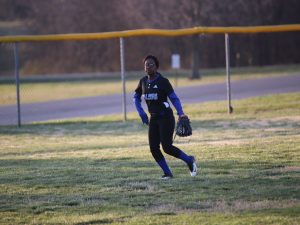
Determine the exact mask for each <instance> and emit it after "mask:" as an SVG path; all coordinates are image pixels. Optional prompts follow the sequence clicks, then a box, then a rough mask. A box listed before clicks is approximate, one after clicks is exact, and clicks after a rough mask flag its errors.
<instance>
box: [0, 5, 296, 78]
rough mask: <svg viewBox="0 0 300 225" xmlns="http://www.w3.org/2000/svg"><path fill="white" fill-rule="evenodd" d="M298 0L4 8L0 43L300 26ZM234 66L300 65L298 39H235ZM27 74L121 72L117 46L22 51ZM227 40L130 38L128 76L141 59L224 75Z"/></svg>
mask: <svg viewBox="0 0 300 225" xmlns="http://www.w3.org/2000/svg"><path fill="white" fill-rule="evenodd" d="M299 12H300V1H299V0H289V1H285V0H264V1H261V0H251V1H249V0H235V1H231V0H223V1H219V0H189V1H187V0H152V1H143V0H110V1H105V0H86V1H81V0H52V1H38V0H1V1H0V20H1V21H2V22H1V23H0V35H8V34H16V35H18V34H37V35H40V34H65V33H92V32H108V31H121V30H130V29H140V28H157V29H179V28H190V27H195V26H256V25H279V24H296V23H300V13H299ZM230 44H231V53H230V59H231V64H232V66H234V67H239V66H263V65H273V64H292V63H299V62H300V52H299V49H298V47H296V46H300V33H299V32H288V33H270V34H267V33H264V34H234V35H231V36H230ZM20 47H21V63H22V72H23V73H25V74H49V73H74V72H105V71H118V70H119V69H120V56H119V40H118V39H109V40H98V41H64V42H47V43H45V42H43V43H23V44H21V46H20ZM224 51H225V49H224V35H220V34H219V35H216V34H214V35H211V34H200V35H192V36H181V37H156V36H155V37H153V36H152V37H151V36H150V37H132V38H126V39H125V56H126V58H125V63H126V70H131V71H132V70H141V69H142V63H141V61H142V59H143V57H144V56H145V55H147V54H155V55H157V56H158V57H159V59H160V61H161V68H162V69H169V68H170V58H171V54H173V53H177V54H180V55H181V65H182V67H183V68H185V69H191V71H192V72H191V75H190V76H192V77H193V78H197V77H199V76H200V75H201V74H200V73H199V69H200V70H201V68H212V67H224V65H225V57H224V54H225V53H224ZM9 57H12V56H11V53H10V47H7V46H6V45H4V44H3V45H1V47H0V66H1V68H2V69H1V71H0V74H5V73H6V72H7V70H8V69H9V68H11V59H10V58H9Z"/></svg>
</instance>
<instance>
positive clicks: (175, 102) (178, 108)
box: [168, 92, 184, 116]
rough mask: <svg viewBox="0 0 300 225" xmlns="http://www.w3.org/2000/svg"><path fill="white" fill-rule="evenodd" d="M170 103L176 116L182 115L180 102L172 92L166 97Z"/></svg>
mask: <svg viewBox="0 0 300 225" xmlns="http://www.w3.org/2000/svg"><path fill="white" fill-rule="evenodd" d="M168 97H169V99H170V101H171V102H172V104H173V105H174V107H175V109H176V111H177V114H178V115H179V116H182V115H184V113H183V110H182V106H181V102H180V100H179V98H178V97H177V95H176V94H175V92H172V93H171V94H169V95H168Z"/></svg>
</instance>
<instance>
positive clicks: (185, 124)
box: [175, 117, 192, 137]
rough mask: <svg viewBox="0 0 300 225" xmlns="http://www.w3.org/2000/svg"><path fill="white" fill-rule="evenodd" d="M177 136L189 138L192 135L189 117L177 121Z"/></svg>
mask: <svg viewBox="0 0 300 225" xmlns="http://www.w3.org/2000/svg"><path fill="white" fill-rule="evenodd" d="M175 135H178V136H179V137H187V136H191V135H192V127H191V123H190V119H189V118H188V117H182V118H180V119H179V120H178V121H177V125H176V129H175Z"/></svg>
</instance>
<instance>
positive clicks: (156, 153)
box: [148, 118, 173, 179]
mask: <svg viewBox="0 0 300 225" xmlns="http://www.w3.org/2000/svg"><path fill="white" fill-rule="evenodd" d="M148 139H149V146H150V151H151V154H152V156H153V158H154V159H155V161H156V162H157V164H158V165H159V166H160V168H161V169H162V170H163V172H164V175H163V177H162V179H169V178H172V177H173V175H172V172H171V170H170V168H169V166H168V164H167V162H166V159H165V157H164V156H163V154H162V153H161V150H160V146H159V145H160V135H159V126H158V123H157V119H155V118H150V123H149V131H148Z"/></svg>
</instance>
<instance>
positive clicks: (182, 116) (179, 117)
mask: <svg viewBox="0 0 300 225" xmlns="http://www.w3.org/2000/svg"><path fill="white" fill-rule="evenodd" d="M182 118H188V116H187V115H185V114H182V115H180V116H178V120H180V119H182Z"/></svg>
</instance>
